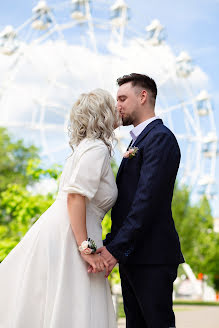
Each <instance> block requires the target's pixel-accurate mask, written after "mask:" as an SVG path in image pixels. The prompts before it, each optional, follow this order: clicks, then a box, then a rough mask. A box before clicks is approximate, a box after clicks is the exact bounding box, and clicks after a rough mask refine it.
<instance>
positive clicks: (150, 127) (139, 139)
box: [132, 118, 163, 147]
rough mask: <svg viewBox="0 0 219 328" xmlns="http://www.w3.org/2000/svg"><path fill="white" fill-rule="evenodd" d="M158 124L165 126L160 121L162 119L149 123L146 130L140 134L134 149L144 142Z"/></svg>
mask: <svg viewBox="0 0 219 328" xmlns="http://www.w3.org/2000/svg"><path fill="white" fill-rule="evenodd" d="M157 124H163V121H162V120H161V119H160V118H158V119H156V120H154V121H152V122H151V123H149V124H148V125H147V126H146V128H145V129H144V130H143V131H142V132H141V133H140V134H139V136H138V138H137V139H136V140H135V142H134V143H133V145H132V146H133V147H136V146H137V145H138V144H139V142H140V141H141V140H142V139H144V138H145V137H146V136H147V135H148V133H149V132H150V131H151V130H152V129H153V128H154V127H155V126H156V125H157Z"/></svg>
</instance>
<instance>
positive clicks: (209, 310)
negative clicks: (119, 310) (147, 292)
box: [118, 305, 219, 328]
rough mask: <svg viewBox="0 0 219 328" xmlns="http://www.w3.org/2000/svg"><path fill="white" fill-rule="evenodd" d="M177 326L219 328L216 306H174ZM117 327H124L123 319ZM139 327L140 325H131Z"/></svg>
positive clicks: (179, 327) (181, 327)
mask: <svg viewBox="0 0 219 328" xmlns="http://www.w3.org/2000/svg"><path fill="white" fill-rule="evenodd" d="M174 310H175V315H176V327H177V328H219V307H218V306H186V305H185V306H184V305H180V306H175V307H174ZM118 328H125V319H120V320H119V323H118ZM133 328H140V327H133Z"/></svg>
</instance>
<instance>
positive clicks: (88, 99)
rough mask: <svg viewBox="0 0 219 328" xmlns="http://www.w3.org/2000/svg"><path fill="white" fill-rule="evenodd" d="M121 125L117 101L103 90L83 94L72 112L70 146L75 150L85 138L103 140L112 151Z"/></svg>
mask: <svg viewBox="0 0 219 328" xmlns="http://www.w3.org/2000/svg"><path fill="white" fill-rule="evenodd" d="M119 123H120V118H119V114H118V111H117V109H116V106H115V100H114V99H113V97H112V96H111V94H110V93H109V92H108V91H106V90H103V89H95V90H93V91H91V92H89V93H82V94H81V95H80V96H79V98H78V100H77V101H76V102H75V104H74V105H73V107H72V109H71V112H70V122H69V128H68V130H69V137H70V140H69V144H70V146H71V148H72V149H73V150H74V146H77V145H78V144H79V143H80V141H81V140H83V139H84V138H90V139H101V140H102V141H103V142H104V143H105V144H106V145H107V147H108V148H109V151H110V153H111V151H112V142H113V140H114V139H115V135H114V129H115V126H118V125H119Z"/></svg>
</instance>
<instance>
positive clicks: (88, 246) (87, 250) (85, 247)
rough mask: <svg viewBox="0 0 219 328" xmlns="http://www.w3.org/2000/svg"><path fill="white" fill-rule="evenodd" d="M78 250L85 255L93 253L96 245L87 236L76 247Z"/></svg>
mask: <svg viewBox="0 0 219 328" xmlns="http://www.w3.org/2000/svg"><path fill="white" fill-rule="evenodd" d="M78 249H79V251H80V252H81V253H84V254H85V255H89V254H93V253H95V252H96V250H97V246H96V244H95V242H94V240H92V239H90V238H88V239H87V240H84V241H83V242H82V243H81V245H80V246H79V247H78Z"/></svg>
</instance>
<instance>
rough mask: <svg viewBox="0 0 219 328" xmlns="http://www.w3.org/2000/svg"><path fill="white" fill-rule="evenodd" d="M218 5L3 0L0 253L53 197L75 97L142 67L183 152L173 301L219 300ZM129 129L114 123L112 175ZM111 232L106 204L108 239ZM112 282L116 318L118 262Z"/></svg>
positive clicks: (0, 255)
mask: <svg viewBox="0 0 219 328" xmlns="http://www.w3.org/2000/svg"><path fill="white" fill-rule="evenodd" d="M218 14H219V1H218V0H208V1H207V0H200V1H199V2H197V1H194V0H192V1H188V0H186V1H184V2H183V3H182V2H176V3H174V5H173V2H172V1H170V0H167V1H165V2H164V1H161V0H154V1H153V2H152V1H143V0H138V1H132V0H126V1H125V0H95V1H92V0H90V1H89V0H71V1H70V0H69V1H65V0H62V1H61V0H48V1H42V0H41V1H35V0H7V1H1V3H0V145H1V148H0V155H1V156H0V261H2V260H3V259H4V258H5V256H6V255H7V254H8V253H9V252H10V250H11V249H12V248H13V247H14V246H15V245H16V244H17V243H18V242H19V240H20V239H21V238H22V237H23V235H24V234H25V233H26V231H27V230H28V229H29V228H30V226H31V225H32V224H33V223H34V222H35V221H36V220H37V219H38V218H39V216H40V215H41V214H42V213H43V212H44V211H45V210H46V209H47V208H48V207H49V206H50V204H51V203H52V202H53V201H54V199H55V195H56V191H57V184H58V178H59V175H60V172H61V169H62V167H63V164H64V162H65V159H66V158H67V156H68V155H69V154H70V153H71V149H70V147H69V146H68V135H67V126H68V114H69V110H70V108H71V106H72V104H73V102H74V101H75V100H76V98H77V97H78V95H79V94H80V93H81V92H86V91H89V90H92V89H94V88H96V87H101V88H105V89H107V90H109V91H110V92H112V94H113V95H114V97H116V91H117V86H116V79H117V78H118V77H119V76H121V75H124V74H127V73H128V74H129V73H131V72H137V73H143V74H148V75H149V76H151V77H153V78H154V79H155V81H156V83H157V85H158V98H157V105H156V114H157V115H158V116H160V117H161V118H162V119H163V120H164V123H165V124H166V125H167V126H168V127H169V128H170V129H171V130H172V131H173V132H174V133H175V135H176V137H177V139H178V142H179V144H180V148H181V151H182V160H181V165H180V170H179V174H178V179H177V184H176V187H175V193H174V199H173V215H174V218H175V223H176V227H177V230H178V232H179V235H180V239H181V243H182V250H183V253H184V256H185V258H186V264H184V265H182V266H180V269H179V276H178V278H177V280H176V281H175V286H174V299H175V304H176V303H177V302H179V303H180V302H181V303H180V304H182V302H183V304H185V302H192V304H196V305H197V304H199V302H201V304H203V302H207V305H208V306H209V304H210V303H209V302H213V304H214V305H215V304H217V301H218V300H219V295H218V292H219V233H218V232H219V201H218V200H219V198H218V193H219V166H218V160H217V157H218V156H217V155H218V130H217V128H218V126H219V113H218V110H217V108H218V106H219V96H218V85H219V75H218V72H219V67H218V51H219V39H218V35H217V30H218V20H217V18H218ZM131 128H132V127H128V128H119V129H117V130H116V135H117V138H118V144H117V146H116V149H115V154H114V160H113V161H112V166H113V170H114V173H115V174H116V172H117V169H118V166H119V164H120V161H121V158H122V154H123V153H124V151H125V150H126V147H127V145H128V143H129V141H130V136H129V131H130V129H131ZM109 229H110V213H108V214H107V216H106V217H105V219H104V221H103V237H104V235H105V234H106V233H107V231H108V230H109ZM110 282H111V287H112V292H113V294H114V295H115V297H114V301H115V306H116V307H117V309H118V314H119V316H123V315H124V313H123V310H122V306H121V304H120V303H121V297H120V294H121V288H120V280H119V274H118V268H115V269H114V272H113V273H112V274H111V277H110ZM197 302H198V303H197ZM186 304H187V303H186ZM189 304H190V303H189ZM218 309H219V308H218ZM217 313H218V312H217ZM217 320H218V321H217V322H219V319H217ZM184 327H185V326H184ZM193 327H194V325H193ZM199 327H201V326H200V325H199ZM208 327H212V328H213V327H214V326H213V324H212V326H210V325H209V326H208Z"/></svg>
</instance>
